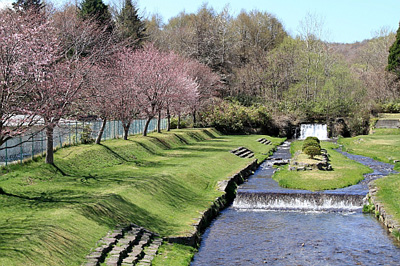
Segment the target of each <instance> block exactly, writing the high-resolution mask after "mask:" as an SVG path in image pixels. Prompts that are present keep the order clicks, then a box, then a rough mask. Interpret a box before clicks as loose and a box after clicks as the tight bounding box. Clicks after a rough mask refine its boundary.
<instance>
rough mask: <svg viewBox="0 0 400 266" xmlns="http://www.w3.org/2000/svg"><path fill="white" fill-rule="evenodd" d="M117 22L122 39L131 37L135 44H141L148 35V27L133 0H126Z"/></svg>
mask: <svg viewBox="0 0 400 266" xmlns="http://www.w3.org/2000/svg"><path fill="white" fill-rule="evenodd" d="M117 23H118V27H119V31H120V34H121V37H122V39H129V40H130V41H131V42H133V43H134V45H135V46H141V44H142V42H143V40H144V38H145V37H146V34H145V31H146V27H145V24H144V22H142V21H141V19H140V17H139V15H138V9H137V8H135V6H134V5H133V4H132V1H131V0H125V4H124V7H123V8H122V10H121V13H120V14H119V15H118V17H117Z"/></svg>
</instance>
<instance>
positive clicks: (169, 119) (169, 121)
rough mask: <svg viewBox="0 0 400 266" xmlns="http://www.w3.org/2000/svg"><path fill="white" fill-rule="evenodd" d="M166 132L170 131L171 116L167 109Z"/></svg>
mask: <svg viewBox="0 0 400 266" xmlns="http://www.w3.org/2000/svg"><path fill="white" fill-rule="evenodd" d="M167 131H171V114H170V113H169V109H167Z"/></svg>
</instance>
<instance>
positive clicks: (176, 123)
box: [171, 117, 188, 129]
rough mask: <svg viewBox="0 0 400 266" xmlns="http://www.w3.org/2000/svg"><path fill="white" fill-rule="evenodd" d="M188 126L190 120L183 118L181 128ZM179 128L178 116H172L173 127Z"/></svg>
mask: <svg viewBox="0 0 400 266" xmlns="http://www.w3.org/2000/svg"><path fill="white" fill-rule="evenodd" d="M187 127H188V121H187V120H186V119H185V118H183V119H181V122H180V125H179V128H187ZM176 128H178V118H177V117H172V118H171V129H176Z"/></svg>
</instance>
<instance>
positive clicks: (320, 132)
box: [299, 124, 329, 140]
mask: <svg viewBox="0 0 400 266" xmlns="http://www.w3.org/2000/svg"><path fill="white" fill-rule="evenodd" d="M307 137H317V138H318V139H320V140H328V139H329V138H328V127H327V125H323V124H302V125H301V126H300V137H299V139H306V138H307Z"/></svg>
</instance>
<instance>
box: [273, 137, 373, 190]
mask: <svg viewBox="0 0 400 266" xmlns="http://www.w3.org/2000/svg"><path fill="white" fill-rule="evenodd" d="M302 145H303V141H295V142H293V143H292V144H291V147H290V150H291V153H292V156H293V155H294V154H295V153H296V151H299V150H301V148H302ZM321 147H322V148H324V149H326V150H327V151H328V154H329V155H330V157H329V159H330V163H331V165H332V167H333V171H320V170H308V171H289V170H288V166H285V167H283V168H282V169H281V170H280V171H277V172H276V173H275V174H274V175H273V178H274V179H275V180H276V181H278V182H279V185H280V186H282V187H287V188H295V189H307V190H312V191H318V190H326V189H335V188H342V187H347V186H350V185H354V184H357V183H358V182H359V181H361V180H362V179H363V178H364V177H363V174H365V173H368V172H371V169H369V168H368V167H366V166H364V165H362V164H360V163H357V162H354V161H352V160H350V159H348V158H347V157H346V156H344V155H342V154H340V153H338V152H337V151H335V150H334V149H335V148H337V145H336V144H333V143H331V142H325V141H321ZM299 157H300V159H301V160H304V161H306V162H308V163H310V162H311V161H313V160H311V159H307V158H306V157H304V156H303V155H300V156H299Z"/></svg>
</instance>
